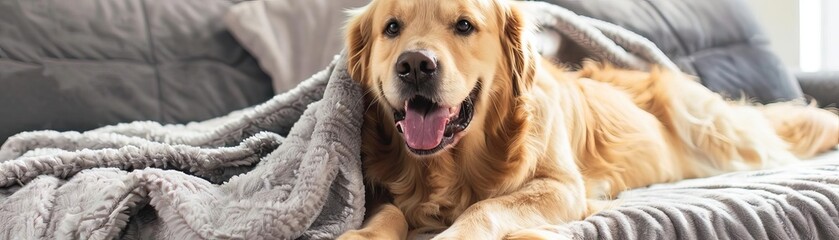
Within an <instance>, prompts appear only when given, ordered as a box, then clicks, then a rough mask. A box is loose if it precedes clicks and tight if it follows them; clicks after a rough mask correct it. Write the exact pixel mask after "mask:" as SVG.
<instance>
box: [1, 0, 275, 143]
mask: <svg viewBox="0 0 839 240" xmlns="http://www.w3.org/2000/svg"><path fill="white" fill-rule="evenodd" d="M232 4H233V3H231V2H229V1H205V0H178V1H172V0H121V1H113V0H78V1H60V0H8V1H0V116H2V117H0V143H2V142H3V141H5V139H6V138H7V137H8V136H10V135H12V134H14V133H17V132H21V131H26V130H38V129H54V130H87V129H91V128H94V127H98V126H103V125H109V124H114V123H118V122H128V121H134V120H154V121H160V122H165V123H173V122H186V121H193V120H203V119H208V118H212V117H215V116H220V115H222V114H225V113H228V112H230V111H232V110H235V109H240V108H243V107H247V106H250V105H254V104H256V103H260V102H263V101H265V100H267V99H268V98H270V97H271V96H272V95H273V91H272V89H271V82H270V79H269V78H268V77H267V76H266V75H265V74H264V73H263V72H262V71H261V70H259V67H258V65H257V63H256V61H255V60H254V58H253V57H252V56H251V55H249V54H248V53H247V52H246V51H245V50H244V49H242V47H241V46H239V45H238V44H237V42H236V41H235V40H234V39H233V37H232V36H231V35H230V34H229V33H228V32H227V30H226V29H225V27H224V24H223V22H222V20H221V19H222V16H223V14H224V13H226V12H227V9H228V8H229V7H230V6H231V5H232Z"/></svg>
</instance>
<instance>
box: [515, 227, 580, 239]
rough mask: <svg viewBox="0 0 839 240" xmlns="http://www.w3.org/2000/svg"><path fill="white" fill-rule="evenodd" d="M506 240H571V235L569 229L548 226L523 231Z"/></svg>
mask: <svg viewBox="0 0 839 240" xmlns="http://www.w3.org/2000/svg"><path fill="white" fill-rule="evenodd" d="M504 239H505V240H534V239H558V240H571V239H572V237H571V234H570V233H569V232H568V230H567V229H565V228H564V227H561V226H556V225H546V226H542V227H538V228H528V229H522V230H519V231H516V232H513V233H511V234H508V235H507V236H505V237H504Z"/></svg>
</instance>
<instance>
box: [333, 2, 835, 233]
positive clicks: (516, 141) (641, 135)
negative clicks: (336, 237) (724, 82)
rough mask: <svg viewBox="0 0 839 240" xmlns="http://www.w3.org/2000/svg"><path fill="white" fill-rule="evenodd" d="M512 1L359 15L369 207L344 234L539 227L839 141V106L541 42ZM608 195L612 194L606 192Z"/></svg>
mask: <svg viewBox="0 0 839 240" xmlns="http://www.w3.org/2000/svg"><path fill="white" fill-rule="evenodd" d="M531 29H533V28H532V27H531V26H529V25H528V24H527V21H526V19H525V18H524V17H523V16H522V12H521V11H520V10H517V8H516V3H515V2H511V1H505V0H373V1H372V2H371V3H369V5H367V6H366V7H363V8H361V9H359V10H357V11H356V12H354V13H353V16H352V18H351V20H350V21H349V23H348V25H347V29H346V31H347V48H348V67H349V72H350V75H351V76H352V78H353V79H354V80H355V81H358V82H360V83H361V84H362V85H363V87H364V88H365V90H366V94H365V101H366V103H367V104H369V106H368V108H367V110H366V113H365V117H364V125H363V132H362V135H363V136H362V137H363V140H362V141H363V143H362V146H363V147H362V159H363V168H364V178H365V181H366V184H367V185H368V195H369V196H368V201H367V202H368V206H367V210H368V212H367V216H366V219H365V222H364V225H363V226H362V228H361V229H359V230H352V231H349V232H347V233H345V234H343V235H342V236H341V237H340V238H341V239H405V238H407V237H409V236H413V235H412V234H415V233H428V232H432V233H439V234H437V235H436V236H435V238H436V239H501V238H507V239H540V238H555V237H557V235H553V234H555V232H553V231H551V229H550V228H548V227H542V226H550V225H556V224H561V223H564V222H568V221H574V220H580V219H583V218H584V217H586V216H588V215H590V214H592V213H595V212H596V211H598V209H600V208H601V206H604V204H601V203H603V201H605V200H608V199H611V198H613V197H614V196H616V195H617V194H618V193H619V192H621V191H623V190H626V189H631V188H637V187H644V186H648V185H650V184H654V183H665V182H673V181H677V180H681V179H686V178H696V177H706V176H711V175H715V174H720V173H724V172H730V171H737V170H749V169H760V168H766V167H773V166H779V165H782V164H785V163H789V162H795V161H797V159H799V158H806V157H810V156H813V155H814V154H817V153H819V152H822V151H825V150H827V149H830V148H833V147H835V146H836V145H837V144H839V116H837V115H835V114H833V113H831V112H827V111H825V110H822V109H818V108H815V107H808V106H797V105H793V104H777V105H767V106H753V105H748V104H743V103H737V102H731V101H726V100H725V99H723V97H721V96H720V95H718V94H715V93H713V92H711V91H710V90H708V89H707V88H705V87H703V86H702V85H701V84H699V83H697V81H695V80H694V79H692V78H690V77H688V76H685V75H684V74H681V73H678V72H668V71H663V70H656V69H654V70H652V71H648V72H641V71H629V70H621V69H616V68H613V67H610V66H608V65H604V64H597V63H586V64H584V66H583V67H582V68H581V69H580V70H578V71H567V70H564V69H563V68H561V67H559V66H557V65H555V64H553V63H552V62H550V61H547V60H545V59H543V58H542V57H541V56H540V55H539V54H538V53H537V51H536V49H535V48H534V46H533V45H534V43H532V42H533V37H532V34H531ZM606 203H608V202H606Z"/></svg>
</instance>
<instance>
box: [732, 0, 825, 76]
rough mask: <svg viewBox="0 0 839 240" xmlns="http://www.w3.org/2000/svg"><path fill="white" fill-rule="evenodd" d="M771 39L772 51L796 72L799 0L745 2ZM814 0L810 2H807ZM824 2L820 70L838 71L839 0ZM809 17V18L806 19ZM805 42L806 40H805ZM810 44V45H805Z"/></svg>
mask: <svg viewBox="0 0 839 240" xmlns="http://www.w3.org/2000/svg"><path fill="white" fill-rule="evenodd" d="M745 1H746V2H747V3H748V4H749V5H750V7H751V8H752V12H754V14H755V15H756V16H757V18H758V22H760V24H761V25H762V27H763V30H764V31H765V32H766V34H767V35H768V36H769V41H770V42H771V44H772V45H771V48H772V51H774V52H775V53H776V54H778V56H780V58H781V61H783V62H784V63H785V64H786V65H787V66H789V67H790V68H791V69H793V70H800V67H801V60H802V59H801V47H802V46H801V45H802V43H801V31H800V29H799V28H800V26H799V23H800V19H801V16H800V14H801V13H800V12H799V10H800V8H799V0H745ZM805 1H811V0H805ZM819 1H821V3H820V4H821V13H820V14H821V25H822V26H821V40H820V41H821V44H820V46H818V48H819V49H818V52H819V54H820V55H821V57H820V58H819V59H820V61H819V62H820V63H821V64H820V65H821V68H820V69H811V70H832V71H836V70H839V0H819ZM805 17H806V16H805ZM805 41H806V40H805ZM804 44H807V43H804Z"/></svg>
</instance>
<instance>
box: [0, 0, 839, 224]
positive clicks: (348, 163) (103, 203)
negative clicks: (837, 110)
mask: <svg viewBox="0 0 839 240" xmlns="http://www.w3.org/2000/svg"><path fill="white" fill-rule="evenodd" d="M523 6H524V8H525V10H526V11H528V13H530V14H529V15H530V16H533V17H534V20H535V21H536V22H537V23H540V24H541V25H542V26H543V30H546V31H557V32H560V33H562V34H563V35H565V36H568V37H569V38H570V39H571V40H573V41H576V42H578V44H580V45H581V46H584V47H586V48H587V49H588V50H590V51H591V52H593V53H594V54H595V56H596V57H599V58H601V59H602V60H606V61H611V62H613V63H615V64H616V65H619V66H624V67H632V68H645V67H647V66H649V63H656V64H660V65H664V66H668V67H671V68H675V67H673V66H674V65H672V63H670V62H669V60H667V59H666V58H665V57H663V54H661V52H660V51H658V50H657V49H655V47H654V46H652V44H651V43H649V41H646V40H645V39H642V38H640V37H638V36H637V35H634V34H632V33H629V32H627V31H625V30H623V29H621V28H619V27H616V26H613V25H609V24H607V23H604V22H600V21H596V20H593V19H587V18H583V17H579V16H576V15H574V14H573V13H570V12H568V11H566V10H564V9H562V8H559V7H556V6H553V5H548V4H545V3H535V2H533V3H525V4H523ZM228 25H229V26H230V27H231V28H235V27H236V25H235V24H233V25H231V24H230V23H228ZM232 30H233V32H234V33H237V31H236V29H232ZM274 40H278V41H279V40H280V39H274ZM344 64H345V63H344V59H343V58H336V60H335V61H334V62H333V64H332V65H331V66H329V67H328V68H327V69H326V70H324V71H322V72H320V73H318V74H316V75H314V76H313V77H312V78H310V79H308V80H305V81H304V82H303V83H301V84H300V85H299V86H298V87H296V88H294V89H293V90H291V91H289V92H287V93H284V94H281V95H278V96H276V97H274V98H273V99H271V100H270V101H268V102H266V103H263V104H261V105H258V106H256V107H253V108H249V109H244V110H241V111H237V112H233V113H231V114H229V115H227V116H225V117H221V118H217V119H211V120H208V121H204V122H198V123H191V124H186V125H161V124H158V123H154V122H135V123H128V124H120V125H115V126H107V127H103V128H100V129H96V130H92V131H88V132H84V133H78V132H54V131H39V132H27V133H21V134H18V135H16V136H14V137H12V138H10V139H9V140H8V141H7V142H6V143H5V144H3V145H2V147H0V239H112V238H122V239H330V238H334V237H335V236H337V235H338V234H340V233H342V232H344V231H346V230H348V229H352V228H357V227H359V226H360V224H361V221H362V218H363V215H364V209H363V201H364V194H363V182H362V180H361V171H360V156H359V155H360V151H359V150H360V127H361V115H362V110H363V109H362V107H363V103H362V102H361V101H362V97H361V92H362V91H361V89H360V87H359V86H358V85H357V84H355V83H353V82H352V81H351V80H350V79H349V77H348V76H347V74H346V69H345V66H344ZM837 160H839V159H836V158H834V159H833V160H822V161H816V162H804V163H803V164H805V165H801V166H795V167H790V168H787V169H784V170H768V171H761V172H750V173H735V174H730V175H726V176H720V177H714V178H709V179H702V180H691V181H685V182H681V183H676V184H670V185H661V186H654V187H651V188H646V189H638V190H633V191H629V192H626V193H624V194H622V195H621V196H620V198H619V200H620V205H619V206H618V207H616V208H614V209H611V210H607V211H604V212H601V213H598V214H596V215H594V216H592V217H590V218H588V219H586V220H584V221H579V222H572V223H569V224H565V225H560V226H550V227H547V229H548V230H550V231H558V232H561V233H564V234H567V236H569V237H573V238H579V239H676V238H686V239H732V238H734V239H741V238H747V239H752V238H754V239H800V238H811V239H835V238H839V235H837V233H839V230H837V219H838V218H837V217H839V216H838V215H839V214H837V210H836V208H835V205H836V203H839V189H837V186H839V175H837V172H838V171H839V169H837V168H839V161H837Z"/></svg>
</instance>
